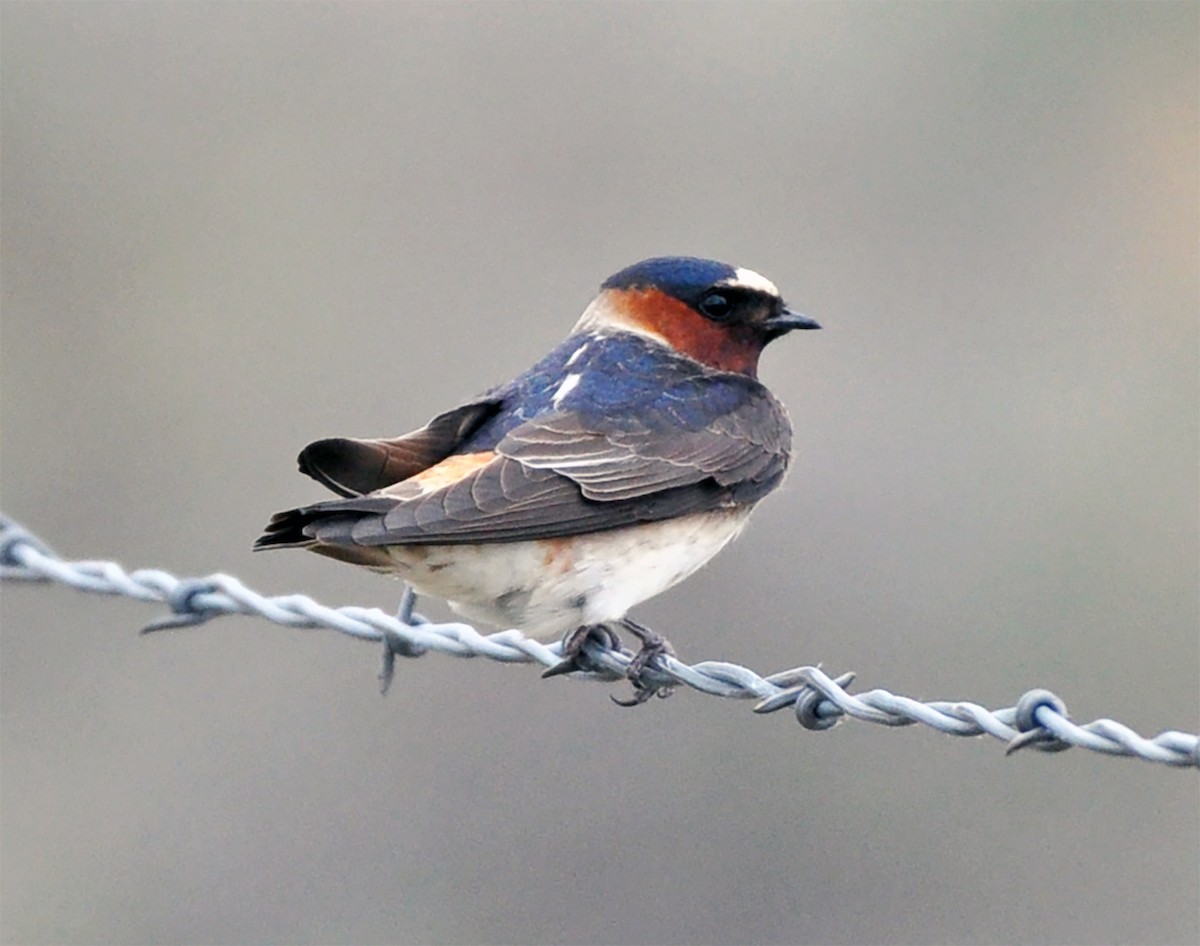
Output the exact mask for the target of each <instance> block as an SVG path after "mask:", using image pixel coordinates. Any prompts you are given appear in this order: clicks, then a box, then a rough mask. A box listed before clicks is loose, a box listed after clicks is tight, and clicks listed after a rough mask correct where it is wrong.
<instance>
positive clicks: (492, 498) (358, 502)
mask: <svg viewBox="0 0 1200 946" xmlns="http://www.w3.org/2000/svg"><path fill="white" fill-rule="evenodd" d="M817 328H820V325H819V324H818V323H817V322H816V321H815V320H814V319H812V318H810V317H808V316H806V315H803V314H801V313H799V312H797V311H794V310H793V309H791V308H789V307H788V305H787V304H786V303H785V302H784V300H783V297H782V296H781V294H780V292H779V289H778V288H776V286H775V284H774V283H772V282H771V281H770V280H768V279H767V278H766V277H764V276H761V275H760V274H758V273H757V272H754V271H753V270H749V269H745V268H742V267H739V266H733V265H730V264H728V263H723V262H719V261H716V260H709V259H700V258H697V257H690V256H660V257H653V258H650V259H645V260H642V261H641V262H638V263H635V264H633V265H632V266H628V267H626V268H624V269H622V270H621V271H620V272H618V273H616V274H614V275H612V276H610V277H609V278H608V279H606V280H605V281H604V282H603V283H602V284H601V286H600V290H599V293H598V294H597V295H596V297H595V298H594V299H593V300H592V302H591V304H590V305H588V306H587V307H586V309H585V310H584V312H583V315H582V316H581V317H580V318H579V320H578V322H577V323H576V325H575V327H574V328H573V329H572V331H571V332H570V334H569V335H568V336H567V337H566V339H565V340H564V341H563V342H561V343H560V344H559V345H558V346H557V347H555V348H554V349H553V350H552V351H551V352H550V353H549V354H548V355H546V356H545V357H544V358H542V359H541V360H540V361H538V362H537V363H536V364H535V365H534V366H533V367H532V368H530V369H529V370H528V371H526V372H524V373H523V374H521V375H518V376H517V377H516V378H514V379H513V380H511V381H509V382H507V383H505V384H500V385H497V386H495V387H492V388H490V389H488V390H486V391H484V393H482V394H480V395H479V396H477V397H474V398H472V399H470V400H468V401H466V402H465V403H463V404H461V405H459V406H458V407H455V408H453V409H451V410H448V411H445V412H444V413H441V414H438V415H437V416H436V417H434V418H433V419H432V420H430V421H429V422H428V423H427V424H426V425H425V426H424V427H421V428H419V429H417V430H414V431H412V432H411V433H407V434H404V435H403V436H401V437H396V438H392V439H365V440H359V439H351V438H344V437H337V438H330V439H324V440H318V441H316V442H314V443H311V444H309V445H308V446H307V447H305V448H304V449H303V451H301V453H300V455H299V458H298V462H299V467H300V471H301V472H302V473H304V474H306V475H308V476H309V477H311V478H313V479H314V480H316V481H317V482H318V483H321V484H322V485H323V486H325V487H327V488H328V489H330V490H332V491H333V492H334V493H337V494H339V496H340V497H341V498H338V499H331V500H326V501H321V502H316V503H313V504H311V505H307V506H301V507H299V508H296V509H289V510H287V511H284V512H280V513H277V514H276V515H274V516H273V517H272V518H271V520H270V522H269V524H268V525H267V527H266V529H265V531H264V532H263V534H262V535H261V536H260V537H259V539H258V540H257V541H256V542H255V546H254V547H255V549H256V550H262V549H277V548H302V549H308V550H310V551H312V552H315V553H317V554H319V555H323V556H327V557H329V558H332V559H336V560H338V561H342V562H347V563H351V564H354V565H359V566H364V567H366V568H369V569H373V570H375V571H378V572H383V573H388V574H392V575H395V576H398V577H399V578H401V579H403V580H404V581H405V582H406V583H407V584H408V585H409V587H410V588H412V589H413V591H415V592H416V593H417V594H421V595H433V596H437V597H440V598H443V599H445V600H446V601H447V603H448V604H449V605H450V607H451V608H452V610H454V611H455V612H456V613H458V614H460V615H462V616H464V617H465V618H467V619H469V620H472V621H482V622H486V623H488V624H492V625H496V626H500V627H515V628H517V629H518V630H520V631H522V632H523V633H525V634H526V635H527V636H529V637H533V638H537V639H542V640H551V639H554V638H560V637H561V638H562V641H563V644H562V655H563V657H562V661H561V662H560V663H559V664H558V665H557V666H555V667H551V668H550V669H549V670H547V671H546V673H545V675H546V676H551V675H555V674H559V673H568V672H571V671H575V670H581V669H587V667H586V664H585V655H584V644H585V642H586V641H587V639H588V638H589V636H591V637H595V638H598V639H599V641H600V642H601V643H602V644H604V645H606V646H610V647H616V648H620V646H621V644H620V637H619V633H618V632H619V631H621V630H624V631H627V632H629V633H631V634H632V635H633V636H635V637H636V638H638V640H639V641H640V644H641V648H640V650H639V651H638V652H637V654H636V655H633V657H632V660H631V661H630V664H629V670H628V677H629V679H630V681H631V682H632V683H633V686H634V688H635V690H634V698H633V699H632V700H630V701H628V704H627V705H633V704H635V703H641V702H644V701H645V700H646V699H647V698H649V696H650V695H653V694H654V693H655V692H657V691H656V688H655V687H654V686H652V685H651V684H650V683H648V682H647V681H646V679H645V673H646V670H647V669H648V668H649V667H650V666H651V665H652V664H653V662H654V661H655V660H656V659H657V658H658V657H659V656H660V655H664V654H669V655H673V654H674V649H673V648H672V646H671V644H670V642H669V641H667V639H666V638H665V637H663V636H661V635H659V634H657V633H656V632H654V631H652V630H650V629H649V628H647V627H645V626H644V625H642V624H640V623H638V622H637V621H635V620H634V619H632V618H630V617H629V616H628V612H629V611H630V610H631V609H632V608H633V607H634V606H635V605H638V604H640V603H642V602H643V601H646V600H647V599H649V598H652V597H654V596H655V595H658V594H660V593H661V592H663V591H665V590H667V589H668V588H670V587H672V586H673V585H675V584H677V583H679V582H680V581H683V580H684V579H685V578H687V577H688V576H690V575H691V574H693V573H694V572H695V571H696V570H697V569H699V568H700V567H701V566H703V565H704V564H705V563H707V562H708V561H709V560H710V559H711V558H712V557H713V556H714V555H716V554H717V553H718V552H719V551H720V550H721V549H722V548H723V547H724V546H725V545H727V544H728V543H729V542H730V541H731V540H732V539H733V538H734V537H735V536H737V535H738V533H739V532H741V530H742V528H743V527H744V526H745V524H746V521H747V518H748V517H749V515H750V512H751V510H752V509H753V508H754V507H755V506H756V505H757V504H758V502H759V501H760V500H761V499H762V498H763V497H764V496H766V495H767V494H768V493H770V492H772V491H773V490H774V489H776V487H778V486H779V485H780V483H781V482H782V480H783V478H784V474H785V473H786V471H787V467H788V463H789V461H790V458H791V444H792V426H791V422H790V420H789V418H788V415H787V412H786V410H785V409H784V407H783V405H782V404H781V403H780V402H779V401H778V400H777V399H776V398H775V397H774V396H773V395H772V394H771V392H770V391H769V390H768V389H767V387H766V386H765V385H764V384H762V382H760V381H759V380H758V362H759V356H760V354H761V353H762V351H763V349H764V348H765V346H766V345H767V344H769V343H770V342H772V341H774V340H775V339H777V338H779V337H781V336H783V335H785V334H787V333H789V332H792V331H794V330H797V329H817ZM626 653H631V652H629V651H626ZM658 689H659V690H662V689H665V688H662V687H659V688H658ZM658 695H666V694H665V693H661V692H660V693H659V694H658ZM617 702H622V701H620V700H618V701H617Z"/></svg>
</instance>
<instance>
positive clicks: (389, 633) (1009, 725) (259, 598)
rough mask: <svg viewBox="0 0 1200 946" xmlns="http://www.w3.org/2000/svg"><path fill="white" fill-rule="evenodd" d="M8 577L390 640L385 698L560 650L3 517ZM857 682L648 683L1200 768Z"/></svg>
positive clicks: (661, 664) (182, 620) (1114, 726)
mask: <svg viewBox="0 0 1200 946" xmlns="http://www.w3.org/2000/svg"><path fill="white" fill-rule="evenodd" d="M0 579H3V580H5V581H13V580H19V581H43V582H48V581H53V582H58V583H60V584H65V585H70V586H71V587H73V588H77V589H79V590H81V591H91V592H96V593H99V594H110V595H124V596H126V597H130V598H137V599H139V600H141V601H156V602H163V603H166V604H167V605H169V606H170V608H171V611H172V614H171V615H170V616H169V617H164V618H160V619H158V620H156V621H154V622H152V623H151V624H149V625H148V626H147V627H146V628H144V630H143V633H147V632H154V631H162V630H167V629H170V628H181V627H190V626H193V625H197V624H203V623H204V622H205V621H208V620H210V619H212V618H214V617H219V616H221V615H226V614H252V615H258V616H259V617H264V618H266V619H267V620H268V621H273V622H275V623H276V624H282V625H284V626H286V627H297V628H328V629H329V630H334V631H338V632H340V633H342V634H348V635H349V636H351V637H357V638H360V639H362V640H369V641H376V642H382V643H383V645H384V648H383V651H384V653H383V668H382V670H381V671H380V674H379V679H380V684H381V687H382V689H383V690H384V691H385V692H386V690H387V688H388V686H389V684H390V683H391V681H392V677H393V674H394V672H395V664H396V658H397V657H419V656H421V655H422V654H425V653H427V652H429V651H436V652H439V653H443V654H451V655H453V656H455V657H488V658H490V659H492V660H499V661H504V662H507V663H540V664H543V665H544V666H546V667H553V666H555V665H556V664H558V663H559V662H560V661H561V659H562V647H561V644H542V643H539V642H538V641H535V640H531V639H530V638H528V637H526V636H525V635H524V634H522V633H521V632H520V631H516V630H508V631H501V632H499V633H496V634H487V635H484V634H480V633H479V632H478V631H477V630H475V628H473V627H471V626H470V625H469V624H459V623H445V624H434V623H432V622H430V621H428V620H427V619H425V618H424V617H422V616H421V615H419V614H415V613H414V612H413V605H414V602H415V596H414V595H413V594H412V592H411V591H406V592H405V595H404V599H403V601H402V603H401V606H400V609H399V612H398V613H397V614H395V615H389V614H386V613H385V612H383V611H381V610H379V609H378V608H359V607H343V608H329V607H326V606H324V605H321V604H318V603H317V602H316V601H313V600H312V598H309V597H307V596H306V595H283V596H279V597H271V598H268V597H265V596H264V595H261V594H259V593H258V592H256V591H253V590H251V589H249V588H247V587H246V586H245V585H243V584H242V583H241V582H240V581H238V580H237V579H236V578H234V577H232V576H230V575H223V574H214V575H209V576H208V577H206V578H185V579H180V578H176V577H175V576H174V575H171V574H169V573H167V572H165V571H161V570H158V569H140V570H138V571H135V572H126V571H125V570H124V569H123V568H121V566H120V565H118V564H116V563H115V562H108V561H77V562H71V561H65V560H63V559H62V558H60V557H59V556H58V555H56V554H55V553H54V552H52V551H51V550H50V549H49V547H47V546H46V544H45V543H44V542H42V541H41V540H40V539H39V538H37V537H36V536H35V535H33V534H32V533H31V532H29V531H28V530H27V529H25V528H23V527H22V526H20V525H19V524H17V523H16V522H14V521H12V520H11V519H9V518H8V517H6V516H4V515H3V514H0ZM631 656H632V655H631V654H629V653H628V652H626V651H618V650H612V649H609V648H606V647H604V646H603V645H602V644H601V643H599V642H598V641H593V640H591V639H589V641H588V642H587V643H586V644H585V646H584V653H583V659H582V661H581V662H582V665H583V667H584V669H583V670H581V671H579V672H576V673H572V674H571V676H572V677H575V678H577V679H589V680H602V681H616V680H623V679H625V677H626V671H627V669H628V667H629V663H630V660H631ZM854 676H855V675H854V674H853V673H845V674H842V675H841V676H839V677H836V678H830V677H829V676H828V675H826V674H825V673H824V672H822V670H821V669H820V667H819V666H815V667H814V666H806V667H796V668H793V669H791V670H784V671H782V672H780V673H774V674H771V675H770V676H767V677H762V676H759V675H758V674H757V673H755V672H754V671H752V670H749V669H747V668H746V667H741V666H738V665H737V664H731V663H722V662H719V661H711V660H709V661H704V662H702V663H698V664H693V665H691V666H689V665H687V664H684V663H681V662H680V661H678V660H676V659H674V658H673V657H660V658H658V659H657V660H656V661H655V663H654V664H653V665H652V666H651V667H650V668H649V669H648V671H647V673H646V674H645V675H644V676H643V680H644V682H645V683H646V684H648V685H649V686H650V688H652V689H654V690H655V691H657V692H658V694H659V695H660V696H665V695H668V694H669V693H670V692H671V690H672V688H673V687H676V686H680V685H682V686H687V687H691V688H692V689H694V690H699V691H700V692H702V693H709V694H712V695H714V696H723V697H728V698H731V699H754V700H758V703H757V704H756V705H755V707H754V711H755V712H756V713H773V712H776V711H778V710H782V709H786V708H791V709H792V711H793V712H794V713H795V716H796V719H797V721H798V722H799V723H800V725H802V726H803V727H804V728H806V729H809V730H813V731H820V730H825V729H830V728H832V727H833V726H834V725H836V724H837V723H838V722H839V721H840V720H841V719H843V718H845V717H847V716H849V717H853V718H855V719H861V720H864V721H866V722H871V723H879V724H881V725H884V726H908V725H911V724H913V723H921V724H923V725H925V726H929V727H930V728H932V729H936V730H938V731H939V732H943V733H948V734H950V735H954V736H979V735H989V736H994V737H996V738H997V739H1001V740H1003V741H1004V742H1006V743H1007V744H1008V753H1012V752H1015V751H1016V750H1017V749H1021V748H1025V747H1027V746H1030V747H1034V748H1037V749H1040V750H1042V751H1044V752H1059V751H1062V750H1063V749H1067V748H1070V747H1071V746H1078V747H1080V748H1084V749H1091V750H1093V751H1095V752H1102V753H1106V754H1108V755H1120V756H1131V757H1134V758H1138V759H1144V760H1145V761H1148V762H1160V763H1163V764H1164V765H1173V766H1181V767H1191V768H1200V736H1197V735H1194V734H1192V733H1184V732H1177V731H1174V730H1169V731H1166V732H1162V733H1159V734H1158V735H1157V736H1155V737H1153V738H1152V739H1148V738H1146V737H1144V736H1140V735H1138V734H1137V733H1136V732H1134V731H1133V730H1132V729H1129V728H1128V727H1127V726H1123V725H1122V724H1120V723H1118V722H1114V721H1113V720H1111V719H1098V720H1095V721H1093V722H1090V723H1087V724H1084V725H1080V724H1077V723H1074V722H1072V721H1071V719H1070V717H1069V716H1068V714H1067V709H1066V706H1065V704H1064V703H1063V702H1062V700H1060V699H1059V698H1058V697H1057V696H1055V695H1054V694H1053V693H1051V692H1049V691H1048V690H1030V691H1029V692H1027V693H1025V694H1024V695H1023V696H1022V697H1021V698H1020V699H1019V700H1018V701H1017V704H1016V705H1015V706H1012V707H1009V708H1007V709H999V710H989V709H986V708H985V707H983V706H979V705H978V704H976V703H966V702H954V701H944V700H938V701H934V702H928V703H925V702H921V701H919V700H914V699H911V698H909V697H906V696H897V695H895V694H893V693H889V692H888V691H887V690H878V689H876V690H868V691H867V692H865V693H857V694H851V693H848V692H847V691H846V689H845V688H846V687H847V686H849V685H850V683H851V682H852V681H853V680H854Z"/></svg>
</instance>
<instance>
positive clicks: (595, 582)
mask: <svg viewBox="0 0 1200 946" xmlns="http://www.w3.org/2000/svg"><path fill="white" fill-rule="evenodd" d="M749 514H750V510H749V509H747V508H745V507H739V508H737V509H730V510H721V511H717V512H709V513H699V514H696V515H692V516H683V517H681V518H678V519H669V520H665V521H663V522H654V523H647V524H645V525H640V526H633V527H630V528H625V529H612V530H609V531H607V532H597V533H592V534H590V535H585V536H570V537H567V538H562V539H538V540H535V541H530V542H506V543H499V544H491V545H478V546H471V545H432V546H411V545H408V546H404V545H401V546H391V547H390V548H388V554H389V555H390V557H391V559H392V562H393V563H394V566H395V567H394V569H393V571H394V573H395V574H396V575H397V576H398V577H400V578H402V579H404V580H405V581H406V582H408V583H409V584H410V585H412V587H413V588H414V589H415V590H416V591H417V592H418V593H419V594H429V595H436V596H437V597H440V598H445V599H446V600H447V601H448V602H449V603H450V606H451V607H452V608H454V610H455V611H457V612H458V613H460V614H462V615H463V616H464V617H466V618H468V619H470V620H472V621H486V622H487V623H489V624H494V625H496V626H499V627H516V628H519V629H520V630H522V631H524V632H525V633H526V634H529V635H530V636H531V637H540V638H545V639H550V638H554V637H560V636H562V635H563V634H565V633H566V632H568V631H571V630H574V629H575V628H577V627H580V626H583V625H585V624H601V623H604V622H607V621H614V620H617V619H619V618H622V617H624V616H625V614H626V612H628V611H629V609H630V608H632V607H633V606H634V605H636V604H639V603H640V602H642V601H645V600H647V599H648V598H652V597H654V596H655V595H657V594H660V593H661V592H663V591H666V590H667V589H668V588H670V587H671V586H672V585H675V584H677V583H678V582H680V581H683V579H685V578H687V577H688V576H689V575H691V574H692V573H693V572H694V571H696V569H698V568H699V567H700V566H701V565H703V564H704V563H705V562H707V561H708V560H709V559H710V558H712V557H713V556H714V555H716V554H717V552H719V551H720V550H721V549H722V548H723V547H724V546H725V545H726V543H728V542H729V541H730V540H731V539H732V538H734V536H736V535H737V534H738V532H740V531H741V529H742V527H743V526H744V525H745V524H746V519H747V517H748V516H749Z"/></svg>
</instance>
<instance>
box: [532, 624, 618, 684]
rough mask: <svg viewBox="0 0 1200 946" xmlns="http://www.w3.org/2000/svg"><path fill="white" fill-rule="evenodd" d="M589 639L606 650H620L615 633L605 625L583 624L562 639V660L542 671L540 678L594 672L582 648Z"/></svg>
mask: <svg viewBox="0 0 1200 946" xmlns="http://www.w3.org/2000/svg"><path fill="white" fill-rule="evenodd" d="M589 638H592V639H594V640H595V641H596V642H597V643H598V644H599V645H600V646H601V647H603V648H605V649H606V650H615V651H620V650H621V649H622V648H621V638H619V637H617V634H616V632H615V631H614V630H613V629H612V628H611V627H609V626H608V625H607V624H585V625H583V626H582V627H577V628H575V630H573V631H571V632H570V633H569V634H567V636H566V637H564V638H563V642H562V655H563V659H562V660H560V661H559V662H558V663H556V664H555V665H554V666H553V667H550V668H549V669H547V670H543V671H542V677H543V678H546V677H558V676H561V675H562V674H564V673H575V672H576V671H581V672H584V673H587V672H589V671H592V670H595V669H596V668H595V667H594V666H592V663H591V661H589V660H588V656H587V654H586V653H585V652H584V648H583V645H584V644H586V643H587V641H588V639H589Z"/></svg>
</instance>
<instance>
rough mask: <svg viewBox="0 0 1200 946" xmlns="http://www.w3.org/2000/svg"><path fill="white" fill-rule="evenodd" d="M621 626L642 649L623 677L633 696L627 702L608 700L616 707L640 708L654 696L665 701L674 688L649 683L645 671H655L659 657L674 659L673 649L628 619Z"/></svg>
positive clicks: (662, 638) (658, 637) (664, 639)
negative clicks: (631, 686) (632, 636)
mask: <svg viewBox="0 0 1200 946" xmlns="http://www.w3.org/2000/svg"><path fill="white" fill-rule="evenodd" d="M622 626H623V627H624V628H625V629H626V630H628V631H629V632H630V633H631V634H633V635H634V636H635V637H637V638H638V640H640V641H641V642H642V649H641V650H639V651H638V652H637V654H636V655H635V656H634V658H633V660H631V661H630V662H629V669H628V670H626V671H625V676H626V677H627V678H628V680H629V682H630V683H632V684H633V696H632V697H630V698H629V699H627V700H622V699H618V698H617V697H615V696H611V697H610V699H612V701H613V702H614V703H616V704H617V705H618V706H641V705H642V704H643V703H645V702H646V701H647V700H649V699H650V698H651V697H654V696H657V697H659V698H660V699H664V700H665V699H666V698H667V697H668V696H670V695H671V694H672V693H673V692H674V691H675V688H674V687H673V686H670V685H664V684H658V685H656V684H653V683H650V682H649V681H648V680H647V679H646V671H647V670H649V671H651V672H652V673H653V671H654V670H655V669H656V668H655V666H654V664H655V661H657V660H658V658H659V657H674V656H675V648H674V647H672V646H671V642H670V641H668V640H667V639H666V638H665V637H663V636H662V635H661V634H658V633H656V632H655V631H652V630H650V628H648V627H646V626H645V625H643V624H638V623H637V622H636V621H632V620H630V619H629V618H626V619H625V620H624V622H622Z"/></svg>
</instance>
